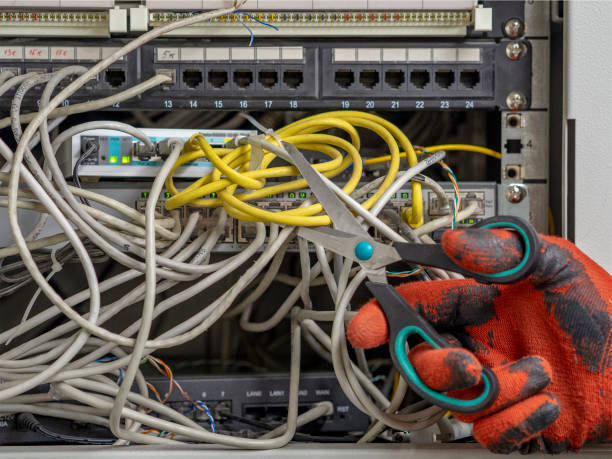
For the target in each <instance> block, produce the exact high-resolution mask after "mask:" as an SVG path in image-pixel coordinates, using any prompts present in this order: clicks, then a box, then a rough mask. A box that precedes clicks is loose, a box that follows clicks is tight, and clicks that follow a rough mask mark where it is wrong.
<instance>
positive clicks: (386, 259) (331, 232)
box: [298, 227, 401, 270]
mask: <svg viewBox="0 0 612 459" xmlns="http://www.w3.org/2000/svg"><path fill="white" fill-rule="evenodd" d="M298 236H300V237H303V238H304V239H306V240H308V241H310V242H312V243H314V244H319V245H321V246H323V247H325V248H326V249H328V250H331V251H332V252H334V253H337V254H338V255H341V256H343V257H345V258H348V259H349V260H353V261H355V262H357V263H360V264H361V265H362V266H363V267H365V268H368V269H371V270H376V269H379V268H383V267H385V266H387V265H388V264H391V263H394V262H396V261H399V260H401V257H400V255H399V253H398V252H397V250H395V248H393V247H392V246H390V245H386V244H381V243H380V242H376V241H372V240H370V238H369V237H368V238H367V239H366V238H363V237H359V236H356V235H354V234H349V233H345V232H344V231H339V230H336V229H334V228H329V227H321V228H308V227H301V228H300V229H299V230H298ZM368 236H369V235H368ZM360 242H368V243H369V244H371V245H372V248H373V255H372V258H370V259H369V260H362V259H360V258H358V257H357V255H356V253H355V247H356V246H357V244H359V243H360Z"/></svg>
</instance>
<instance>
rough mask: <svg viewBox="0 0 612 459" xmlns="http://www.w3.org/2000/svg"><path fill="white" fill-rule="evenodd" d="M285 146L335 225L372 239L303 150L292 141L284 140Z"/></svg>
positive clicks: (339, 228) (337, 227) (340, 228)
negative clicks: (307, 158) (307, 159)
mask: <svg viewBox="0 0 612 459" xmlns="http://www.w3.org/2000/svg"><path fill="white" fill-rule="evenodd" d="M283 146H284V147H285V150H287V153H288V154H289V156H290V157H291V159H292V160H293V163H294V164H295V166H296V167H297V168H298V170H299V171H300V174H302V177H304V178H305V179H306V181H307V182H308V185H309V186H310V189H311V190H312V192H313V193H314V195H315V196H316V198H317V200H318V201H319V202H320V203H321V205H322V206H323V208H324V209H325V212H327V215H329V218H330V219H331V221H332V223H333V225H334V227H335V228H336V229H338V230H341V231H345V232H347V233H351V234H354V235H358V236H361V237H363V238H364V239H367V240H368V241H371V240H372V238H371V237H370V235H369V234H368V232H367V231H366V230H364V229H363V228H362V227H361V225H360V224H359V222H358V221H357V220H356V219H355V216H354V215H353V214H352V213H351V212H350V211H349V210H348V209H347V208H346V206H345V205H344V203H343V202H342V201H341V200H340V198H338V196H336V194H335V193H334V192H333V191H332V190H331V189H330V188H329V187H328V186H327V184H326V183H325V182H324V181H323V179H322V178H321V176H320V175H319V173H318V172H317V171H316V170H314V169H313V167H312V166H311V165H310V163H309V162H308V161H306V158H304V155H303V154H302V152H301V151H300V150H298V149H297V148H296V147H295V146H293V145H291V144H290V143H286V142H283Z"/></svg>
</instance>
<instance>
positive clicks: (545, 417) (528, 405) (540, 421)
mask: <svg viewBox="0 0 612 459" xmlns="http://www.w3.org/2000/svg"><path fill="white" fill-rule="evenodd" d="M560 413H561V404H560V402H559V399H558V398H557V397H556V396H554V395H552V394H549V393H544V394H538V395H534V396H533V397H529V398H527V399H525V400H522V401H521V402H519V403H517V404H515V405H512V406H510V407H508V408H506V409H505V410H502V411H500V412H498V413H495V414H492V415H491V416H488V417H485V418H483V419H480V420H478V421H476V422H475V423H474V438H476V440H478V442H479V443H480V444H482V445H484V446H486V447H487V448H488V449H489V450H491V451H493V452H494V453H504V454H508V453H511V452H513V451H516V450H517V449H519V448H520V447H521V445H522V444H524V443H526V442H528V441H530V440H532V439H533V438H535V437H537V436H538V435H539V434H540V433H541V432H542V431H543V430H544V429H546V428H547V427H549V426H550V425H551V424H552V423H553V422H555V420H556V419H557V418H558V417H559V414H560Z"/></svg>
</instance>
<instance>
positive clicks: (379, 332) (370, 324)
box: [346, 301, 389, 349]
mask: <svg viewBox="0 0 612 459" xmlns="http://www.w3.org/2000/svg"><path fill="white" fill-rule="evenodd" d="M346 337H347V338H348V340H349V342H350V343H351V345H352V346H353V347H357V348H362V349H370V348H373V347H378V346H381V345H382V344H385V343H386V342H387V341H389V326H388V325H387V319H386V318H385V315H384V313H383V311H382V309H381V308H380V306H379V305H378V303H376V302H375V301H370V302H369V303H366V304H365V305H364V306H363V307H362V308H361V309H360V310H359V312H358V313H357V315H356V316H355V317H354V318H353V320H351V323H350V324H349V326H348V328H347V330H346Z"/></svg>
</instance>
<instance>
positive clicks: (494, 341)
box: [347, 229, 612, 453]
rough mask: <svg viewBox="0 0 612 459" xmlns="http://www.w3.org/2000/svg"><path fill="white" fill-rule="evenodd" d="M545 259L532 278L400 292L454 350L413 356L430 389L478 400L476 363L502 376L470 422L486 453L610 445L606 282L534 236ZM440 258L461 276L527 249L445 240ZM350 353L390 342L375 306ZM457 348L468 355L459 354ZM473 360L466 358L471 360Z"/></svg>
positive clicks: (504, 263) (353, 336)
mask: <svg viewBox="0 0 612 459" xmlns="http://www.w3.org/2000/svg"><path fill="white" fill-rule="evenodd" d="M540 239H541V243H542V247H541V256H540V259H539V262H538V265H537V267H536V268H535V270H534V272H533V273H532V274H531V276H529V278H528V279H525V280H522V281H519V282H517V283H514V284H508V285H500V284H491V285H486V284H479V283H477V282H476V281H474V280H470V279H465V280H447V281H433V282H413V283H406V284H403V285H401V286H399V287H398V288H397V291H398V292H399V293H400V294H401V295H402V296H403V297H404V298H405V299H406V301H407V302H408V304H410V305H411V306H412V307H414V308H415V309H416V310H417V311H418V312H419V314H421V315H422V316H423V317H424V318H426V319H427V320H428V321H429V322H430V323H431V324H432V325H433V326H434V327H435V328H436V329H437V330H438V331H440V332H442V333H450V334H451V335H452V336H453V337H455V338H457V340H458V341H456V340H455V341H454V343H455V344H456V345H457V347H453V348H450V349H439V350H438V349H433V348H431V347H430V346H429V345H427V344H424V343H423V344H420V345H418V346H415V347H414V348H413V349H412V350H411V351H410V353H409V358H410V360H411V362H412V364H413V366H414V367H415V370H416V371H417V373H418V374H419V376H420V377H421V379H422V380H423V382H424V383H425V384H427V385H428V386H429V387H431V388H432V389H435V390H439V391H450V394H451V395H452V396H455V397H458V398H473V397H475V396H476V395H478V394H480V393H481V391H482V389H481V387H480V386H479V383H480V371H481V362H482V364H484V365H487V366H489V367H490V368H491V369H492V370H493V371H494V372H495V373H496V375H497V377H498V379H499V386H500V391H499V395H498V397H497V399H496V400H495V401H494V403H493V405H492V406H491V407H489V408H488V409H487V410H485V411H483V412H480V413H476V414H459V413H453V414H454V415H455V417H456V418H457V419H459V420H462V421H464V422H473V423H474V437H475V438H476V440H478V442H480V443H481V444H482V445H484V446H485V447H487V448H489V449H490V450H491V451H494V452H498V453H509V452H511V451H514V450H516V449H519V448H520V449H521V450H522V451H524V452H528V451H534V450H545V451H548V452H560V451H564V450H568V449H572V450H576V449H578V448H580V447H582V446H583V445H584V444H585V443H588V442H597V441H607V440H610V439H612V352H611V349H610V347H611V345H612V318H611V316H612V277H611V276H610V275H609V274H608V273H607V272H606V271H605V270H604V269H602V268H601V267H600V266H598V265H597V264H596V263H594V262H593V261H592V260H591V259H590V258H588V257H587V256H586V255H585V254H584V253H582V252H581V251H580V250H578V249H577V248H576V246H574V245H573V244H572V243H570V242H568V241H565V240H563V239H559V238H554V237H545V236H541V237H540ZM442 246H443V248H444V251H445V252H446V253H447V254H448V255H449V256H450V257H451V258H453V260H454V261H455V262H456V263H458V264H460V265H462V266H464V267H465V268H467V269H471V270H474V271H481V272H488V273H492V272H501V271H504V270H507V269H509V268H511V267H513V266H516V265H517V264H518V263H519V262H520V260H521V258H522V245H521V243H520V240H519V239H518V237H517V236H516V235H515V234H514V233H512V232H509V231H504V230H486V229H466V230H455V231H447V232H445V233H444V235H443V238H442ZM347 337H348V339H349V341H350V342H351V344H352V345H353V346H355V347H361V348H372V347H376V346H380V345H381V344H384V343H385V342H387V341H388V339H389V338H388V327H387V322H386V319H385V316H384V315H383V312H382V310H381V309H380V306H379V305H378V303H377V302H376V301H375V300H372V301H370V302H369V303H367V304H366V305H364V306H363V307H362V308H361V309H360V311H359V313H358V314H357V315H356V316H355V318H354V319H353V320H352V321H351V323H350V325H349V327H348V330H347ZM459 346H463V347H459ZM470 351H471V352H470Z"/></svg>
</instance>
